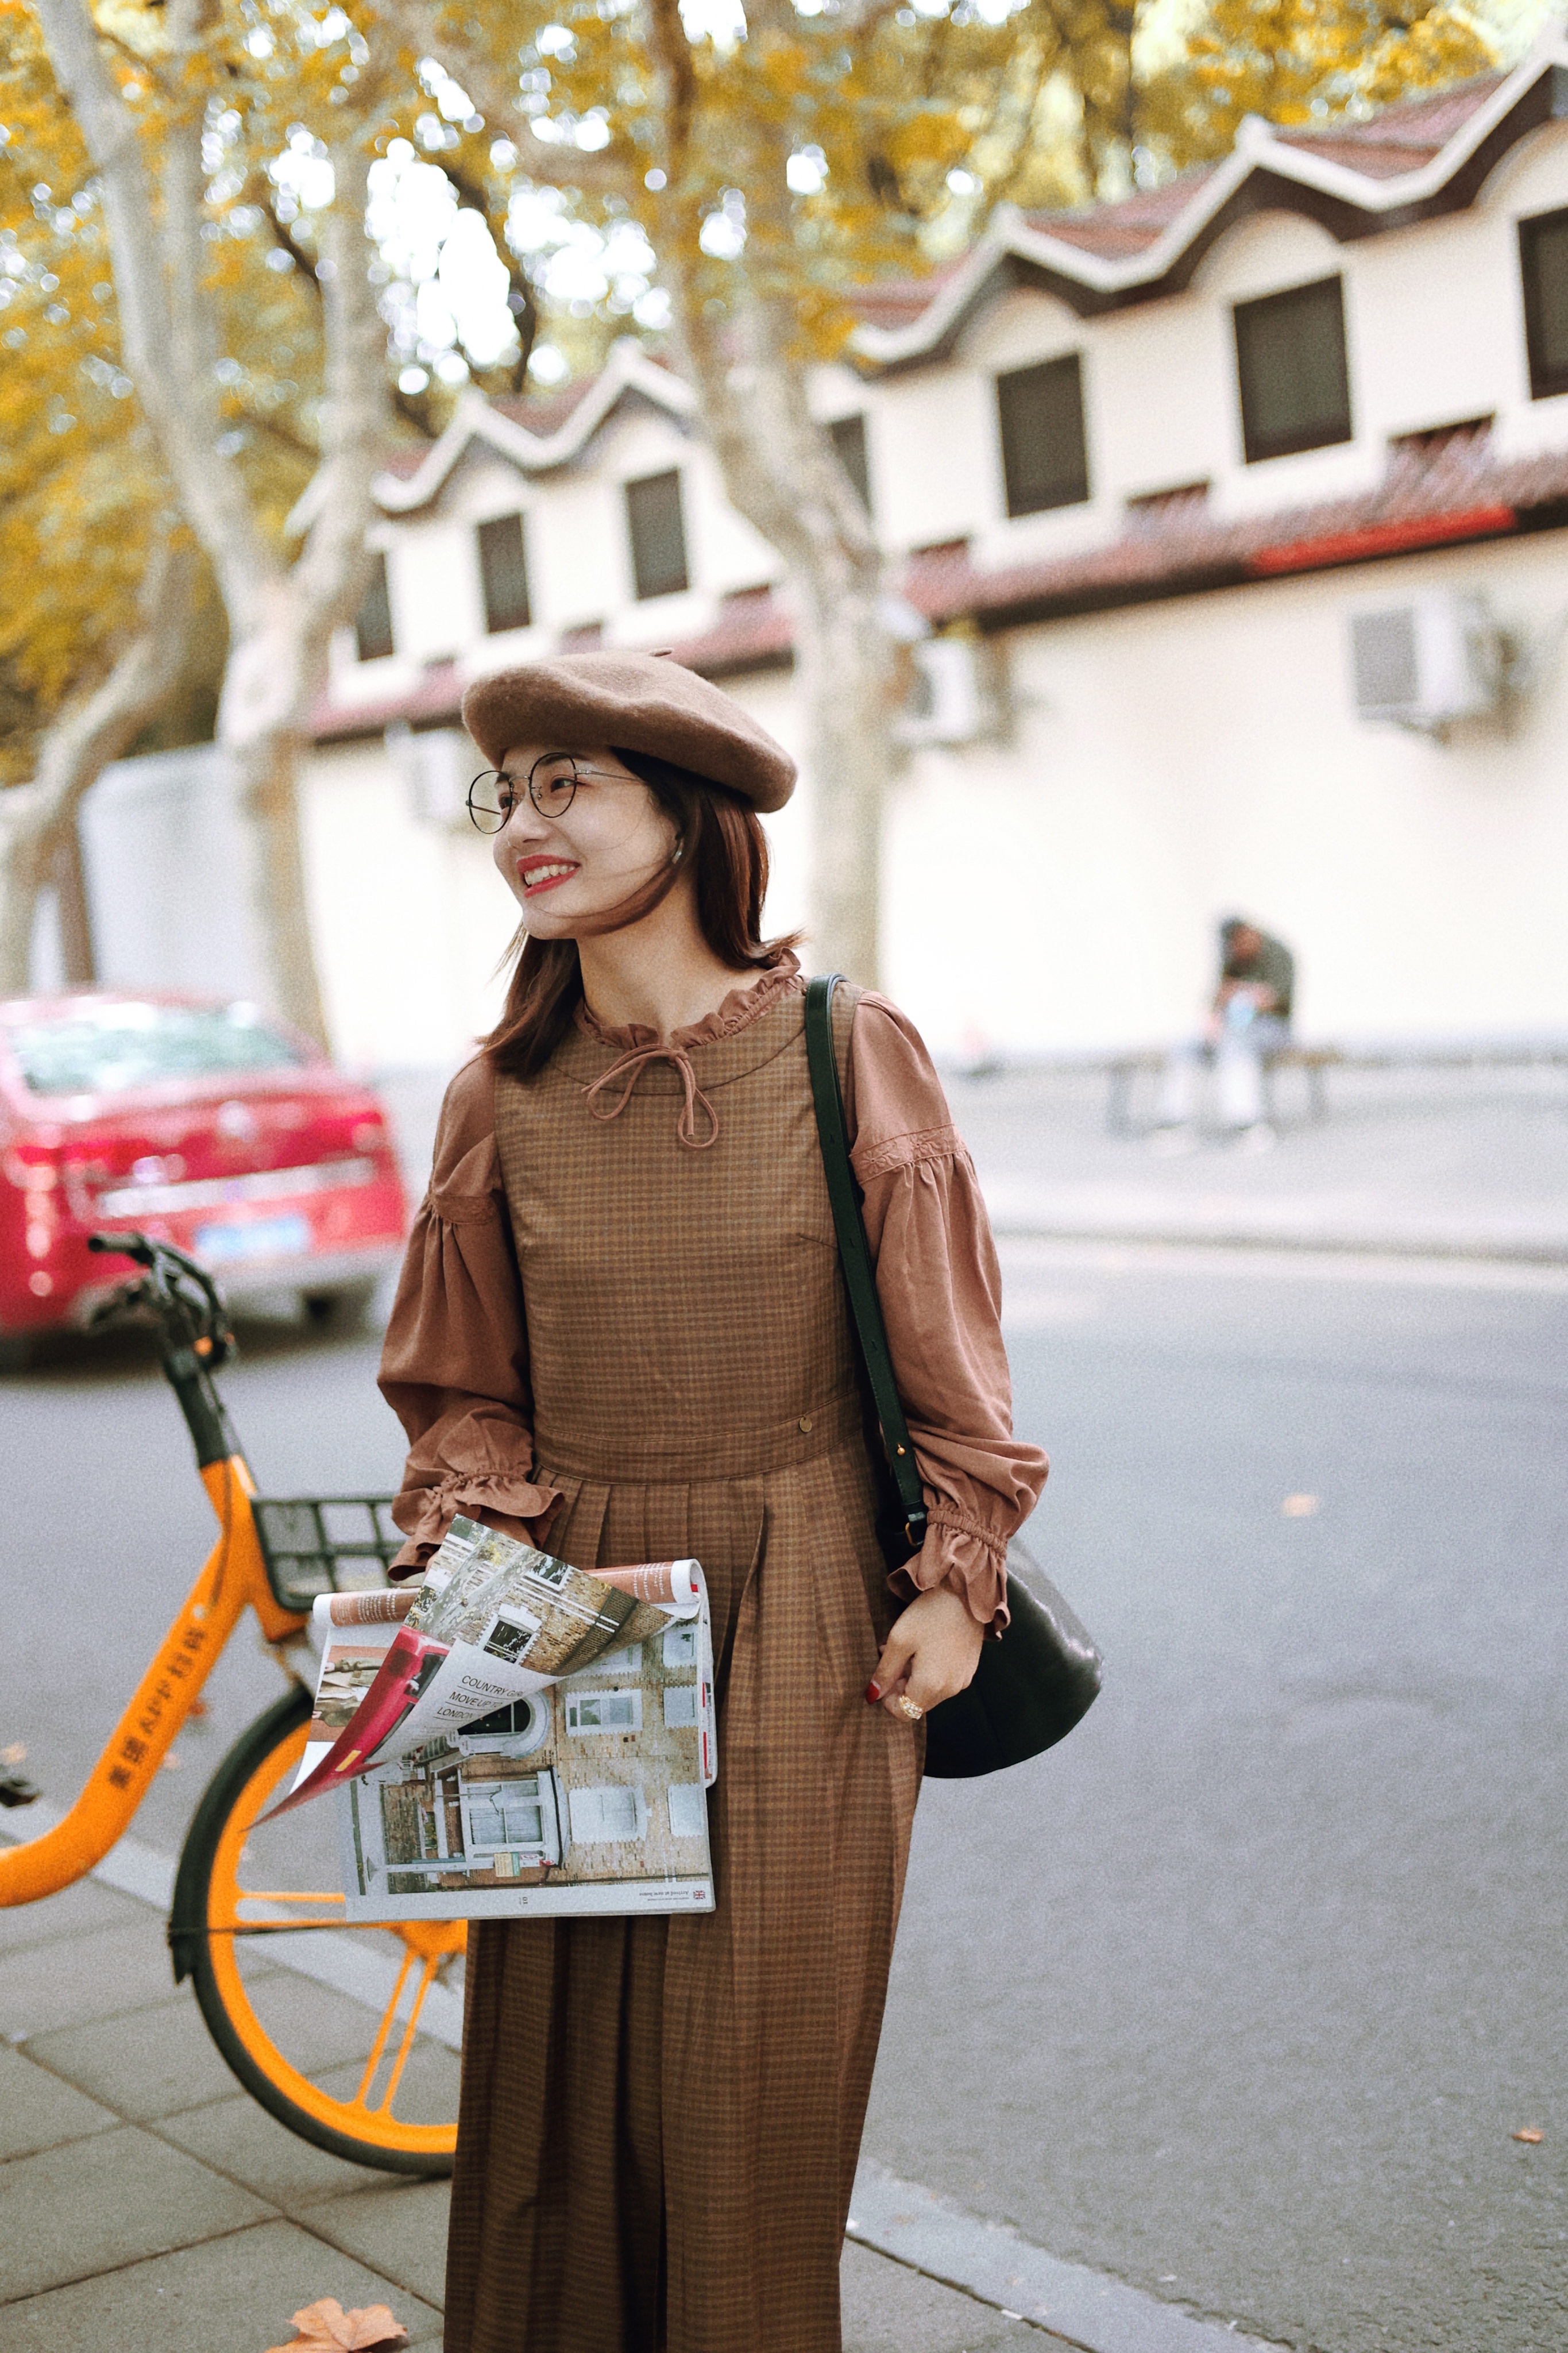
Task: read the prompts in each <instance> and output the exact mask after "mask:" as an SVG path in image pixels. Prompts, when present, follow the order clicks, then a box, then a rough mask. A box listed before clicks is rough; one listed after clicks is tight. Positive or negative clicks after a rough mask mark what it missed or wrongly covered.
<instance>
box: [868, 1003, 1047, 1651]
mask: <svg viewBox="0 0 1568 2353" xmlns="http://www.w3.org/2000/svg"><path fill="white" fill-rule="evenodd" d="M845 1108H846V1113H847V1124H848V1128H849V1135H850V1159H851V1162H852V1164H853V1166H854V1169H855V1174H856V1177H857V1179H858V1182H859V1185H860V1187H861V1189H862V1192H863V1195H864V1203H863V1209H864V1216H865V1220H866V1233H867V1239H868V1242H869V1244H870V1248H871V1254H872V1257H873V1259H874V1261H875V1263H876V1270H877V1293H878V1297H879V1299H880V1301H881V1305H882V1315H883V1320H884V1321H885V1323H886V1324H887V1327H888V1345H889V1350H890V1352H891V1356H892V1359H893V1370H894V1373H895V1375H896V1377H897V1379H898V1384H899V1394H900V1398H902V1400H903V1406H904V1413H905V1416H906V1419H908V1422H909V1425H910V1438H911V1439H912V1440H913V1442H914V1450H915V1459H916V1461H917V1462H918V1464H919V1466H920V1472H921V1481H922V1483H923V1484H924V1487H925V1490H926V1499H927V1504H928V1507H929V1512H930V1518H929V1521H928V1525H927V1530H926V1539H925V1544H924V1546H923V1547H922V1548H921V1552H920V1554H919V1556H918V1557H917V1558H915V1559H914V1560H911V1561H910V1563H909V1564H908V1566H907V1567H904V1568H902V1569H900V1570H899V1571H897V1572H896V1574H895V1575H894V1577H893V1578H892V1580H891V1582H892V1585H893V1588H894V1590H895V1591H897V1592H900V1593H901V1594H902V1595H903V1596H904V1598H906V1599H908V1598H910V1596H912V1595H913V1594H914V1593H915V1592H918V1591H923V1590H925V1589H927V1588H930V1587H932V1586H937V1585H946V1586H948V1587H951V1588H952V1590H953V1591H955V1592H957V1593H959V1594H960V1595H962V1597H963V1599H964V1600H965V1601H966V1602H967V1604H968V1607H969V1609H970V1613H971V1615H972V1616H973V1618H975V1619H976V1620H978V1621H979V1623H980V1624H982V1625H984V1626H986V1627H994V1628H996V1629H998V1630H999V1629H1000V1628H1001V1627H1002V1626H1004V1625H1005V1624H1006V1622H1007V1610H1006V1569H1007V1543H1008V1539H1009V1537H1011V1536H1012V1535H1015V1534H1016V1531H1017V1530H1018V1529H1019V1528H1020V1527H1021V1526H1022V1525H1023V1523H1024V1521H1025V1520H1026V1519H1027V1517H1028V1515H1029V1514H1030V1513H1031V1512H1032V1511H1033V1509H1034V1507H1035V1504H1036V1502H1037V1499H1038V1496H1039V1493H1040V1490H1041V1488H1042V1487H1043V1486H1044V1485H1045V1482H1046V1472H1047V1468H1048V1465H1047V1459H1046V1457H1045V1455H1044V1454H1042V1453H1041V1451H1040V1450H1039V1448H1038V1447H1037V1446H1031V1445H1028V1444H1026V1442H1025V1441H1024V1440H1022V1439H1018V1438H1015V1437H1014V1435H1013V1390H1012V1381H1011V1378H1010V1377H1009V1374H1008V1370H1007V1356H1006V1351H1005V1347H1004V1346H1003V1343H1002V1327H1001V1307H1002V1275H1001V1269H1000V1267H999V1265H998V1263H997V1259H996V1246H995V1244H994V1241H993V1240H992V1236H991V1224H990V1219H988V1217H987V1216H986V1212H985V1205H984V1201H983V1200H982V1198H981V1195H980V1184H979V1179H978V1178H977V1177H976V1176H975V1173H974V1165H973V1161H972V1160H971V1159H970V1156H969V1154H968V1151H967V1149H966V1148H965V1146H964V1144H963V1139H962V1137H961V1136H960V1135H959V1134H958V1131H957V1129H956V1128H955V1127H954V1126H953V1124H952V1114H951V1113H950V1112H949V1110H948V1106H947V1100H946V1097H945V1096H944V1095H943V1093H942V1082H941V1080H940V1079H939V1078H938V1077H937V1074H936V1071H935V1070H934V1069H933V1067H932V1065H931V1057H930V1055H929V1054H928V1053H927V1051H926V1050H925V1046H924V1044H923V1043H922V1041H921V1038H920V1035H919V1033H918V1032H917V1031H916V1029H915V1028H914V1026H913V1024H912V1023H911V1022H910V1021H909V1020H908V1019H906V1018H905V1016H904V1015H903V1014H901V1013H900V1011H899V1010H898V1008H896V1007H895V1006H892V1005H890V1004H889V1002H888V1000H887V998H886V997H879V996H877V995H875V994H868V995H866V996H864V997H861V998H860V999H859V1001H858V1004H857V1006H856V1008H855V1016H854V1020H853V1023H852V1025H851V1028H850V1032H849V1070H848V1086H847V1103H846V1106H845Z"/></svg>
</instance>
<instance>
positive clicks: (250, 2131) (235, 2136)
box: [158, 2054, 388, 2214]
mask: <svg viewBox="0 0 1568 2353" xmlns="http://www.w3.org/2000/svg"><path fill="white" fill-rule="evenodd" d="M215 2055H216V2054H215ZM225 2077H226V2081H227V2083H228V2084H230V2085H231V2086H232V2085H233V2084H234V2078H233V2076H232V2075H230V2074H228V2073H227V2070H225ZM158 2133H159V2137H161V2138H162V2139H163V2140H170V2141H173V2142H174V2146H175V2147H176V2148H183V2149H187V2150H189V2152H190V2154H191V2156H192V2157H196V2158H200V2159H201V2160H202V2162H203V2164H204V2165H210V2166H211V2167H212V2168H213V2169H214V2171H215V2172H217V2173H226V2174H227V2175H228V2176H229V2178H230V2179H231V2180H234V2181H238V2182H242V2183H243V2184H244V2186H245V2188H246V2189H254V2190H255V2192H256V2194H257V2196H258V2198H265V2199H266V2200H268V2203H269V2204H271V2205H273V2206H277V2207H279V2208H280V2209H281V2211H283V2212H284V2213H285V2214H298V2213H301V2212H303V2211H305V2210H306V2209H307V2208H308V2207H312V2206H319V2205H320V2204H321V2201H322V2200H323V2199H327V2198H342V2197H345V2196H346V2195H347V2194H348V2193H349V2192H350V2191H351V2190H354V2189H384V2187H385V2186H386V2182H387V2179H388V2177H387V2176H386V2175H385V2174H384V2173H374V2172H372V2170H371V2169H370V2168H369V2167H368V2166H363V2165H345V2164H344V2163H343V2160H342V2158H339V2157H329V2156H328V2155H327V2152H326V2150H325V2149H324V2148H316V2147H313V2146H312V2144H311V2143H310V2141H308V2140H301V2139H300V2136H299V2134H298V2133H291V2132H289V2131H288V2130H287V2128H286V2127H285V2126H282V2125H280V2124H279V2122H278V2120H277V2118H276V2117H274V2116H268V2113H267V2111H266V2109H265V2108H263V2107H261V2106H260V2105H258V2103H257V2102H256V2101H255V2100H253V2099H252V2098H251V2096H250V2094H249V2093H248V2092H238V2091H237V2092H236V2094H235V2096H234V2097H233V2098H232V2099H224V2100H215V2101H213V2102H211V2103H210V2104H209V2105H207V2106H206V2107H205V2108H192V2109H190V2110H189V2111H187V2113H185V2114H184V2115H183V2116H165V2117H164V2118H163V2122H162V2123H161V2124H160V2125H159V2126H158Z"/></svg>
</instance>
